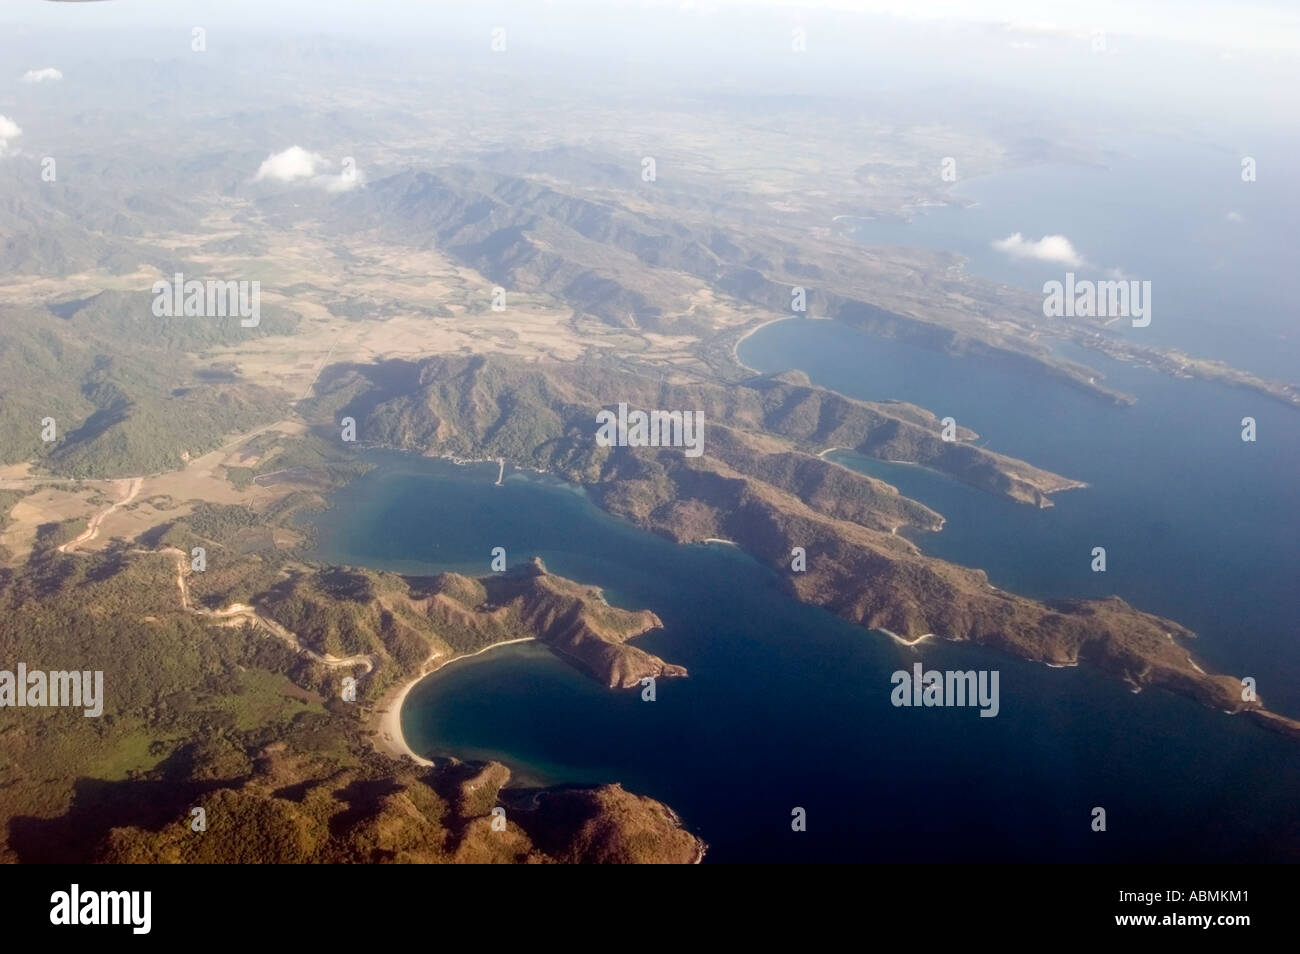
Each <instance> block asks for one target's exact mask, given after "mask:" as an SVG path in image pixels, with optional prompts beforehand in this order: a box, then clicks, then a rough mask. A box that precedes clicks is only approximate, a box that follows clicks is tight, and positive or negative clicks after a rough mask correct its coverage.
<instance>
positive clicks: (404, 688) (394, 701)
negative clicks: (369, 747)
mask: <svg viewBox="0 0 1300 954" xmlns="http://www.w3.org/2000/svg"><path fill="white" fill-rule="evenodd" d="M536 639H537V637H536V636H521V637H520V638H519V639H505V640H502V641H501V642H499V643H492V644H491V645H488V646H484V647H483V648H482V649H479V650H476V651H474V652H472V653H462V654H461V655H459V656H450V657H447V658H445V659H444V658H443V657H441V656H438V655H434V656H430V657H429V659H428V660H426V661H425V665H424V666H422V667H421V668H420V672H419V673H418V674H417V675H415V676H413V677H412V678H410V679H408V680H406V681H404V682H402V683H400V684H398V685H396V686H394V687H393V688H391V689H389V690H388V691H387V692H386V693H384V695H383V696H382V697H381V698H380V700H379V701H378V702H376V703H375V707H374V709H372V710H371V714H370V719H369V720H368V721H369V728H370V729H371V730H372V732H373V742H374V747H375V751H377V752H379V753H380V754H381V755H387V756H389V757H390V758H395V759H400V758H401V757H402V756H403V755H405V756H408V757H409V758H410V759H411V761H413V762H415V764H416V765H433V762H432V761H430V760H429V759H426V758H424V757H423V756H421V755H417V754H416V753H415V751H414V750H413V749H412V748H411V746H410V745H409V744H408V743H407V741H406V736H404V735H403V734H402V705H403V704H404V703H405V702H406V697H407V695H409V694H410V692H411V690H412V689H414V688H415V687H416V685H417V684H418V683H419V682H420V681H422V680H423V679H424V678H425V677H426V676H431V675H433V674H434V673H435V672H439V671H440V670H442V669H443V668H445V667H447V666H450V665H451V664H452V663H454V662H457V661H459V660H461V659H471V658H473V657H474V656H481V655H482V654H483V653H485V652H487V651H488V650H489V649H496V648H498V647H500V646H511V645H513V644H515V643H529V642H534V641H536ZM435 660H437V661H436V662H435ZM430 663H433V665H430Z"/></svg>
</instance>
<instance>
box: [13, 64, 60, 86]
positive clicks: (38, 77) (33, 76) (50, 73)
mask: <svg viewBox="0 0 1300 954" xmlns="http://www.w3.org/2000/svg"><path fill="white" fill-rule="evenodd" d="M61 79H63V74H62V73H61V72H60V71H59V70H56V69H55V68H54V67H53V66H47V67H45V69H43V70H28V71H27V72H26V73H24V74H23V78H22V80H21V82H23V83H44V82H45V81H46V80H49V81H50V82H51V83H53V82H56V81H58V80H61Z"/></svg>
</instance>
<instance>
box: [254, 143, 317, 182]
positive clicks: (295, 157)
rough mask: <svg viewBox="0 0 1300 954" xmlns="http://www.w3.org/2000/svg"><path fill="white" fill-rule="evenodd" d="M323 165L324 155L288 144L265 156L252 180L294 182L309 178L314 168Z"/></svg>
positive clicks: (312, 174)
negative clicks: (283, 149) (284, 147)
mask: <svg viewBox="0 0 1300 954" xmlns="http://www.w3.org/2000/svg"><path fill="white" fill-rule="evenodd" d="M324 165H325V157H324V156H322V155H320V154H319V153H315V152H308V151H307V150H306V149H303V148H302V147H301V146H290V147H289V148H288V149H286V150H285V151H284V152H276V153H272V154H271V155H269V156H267V157H266V159H265V160H263V162H262V164H261V165H260V166H259V167H258V169H257V175H255V176H254V177H253V181H254V182H261V181H262V180H263V179H272V180H274V181H276V182H295V181H297V180H298V179H309V178H311V177H312V176H314V175H316V169H317V168H318V167H320V166H324Z"/></svg>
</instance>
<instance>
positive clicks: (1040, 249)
mask: <svg viewBox="0 0 1300 954" xmlns="http://www.w3.org/2000/svg"><path fill="white" fill-rule="evenodd" d="M993 247H994V248H995V249H997V250H998V251H999V252H1005V253H1006V254H1007V255H1009V256H1010V257H1011V258H1016V259H1030V260H1032V261H1035V262H1051V263H1053V264H1055V265H1065V266H1068V267H1070V268H1078V267H1079V266H1080V265H1084V264H1086V262H1085V260H1084V257H1083V256H1082V255H1080V254H1079V253H1078V252H1077V251H1076V250H1075V248H1074V246H1073V245H1072V244H1071V243H1070V240H1069V239H1068V238H1066V237H1065V236H1064V235H1044V236H1043V237H1042V238H1040V239H1037V240H1034V239H1027V238H1025V237H1024V236H1023V235H1021V234H1020V233H1019V232H1015V233H1014V234H1012V235H1008V236H1007V237H1006V238H1004V239H996V240H995V241H994V242H993Z"/></svg>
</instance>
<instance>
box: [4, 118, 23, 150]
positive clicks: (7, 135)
mask: <svg viewBox="0 0 1300 954" xmlns="http://www.w3.org/2000/svg"><path fill="white" fill-rule="evenodd" d="M22 134H23V131H22V130H21V129H20V128H18V124H17V123H16V122H14V121H13V120H12V119H10V118H9V117H7V116H0V156H3V155H4V154H5V153H6V152H7V151H8V149H9V143H10V142H12V141H13V140H15V139H17V138H18V137H19V136H21V135H22Z"/></svg>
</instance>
